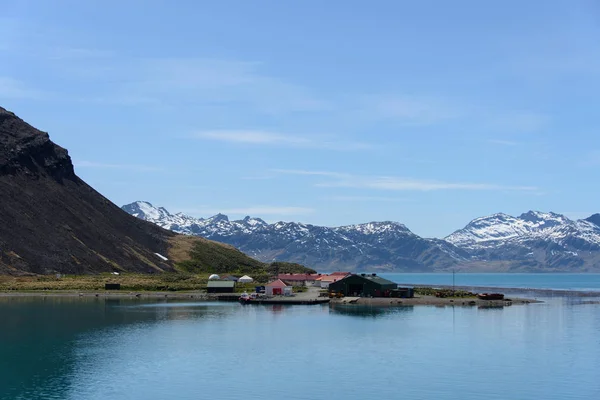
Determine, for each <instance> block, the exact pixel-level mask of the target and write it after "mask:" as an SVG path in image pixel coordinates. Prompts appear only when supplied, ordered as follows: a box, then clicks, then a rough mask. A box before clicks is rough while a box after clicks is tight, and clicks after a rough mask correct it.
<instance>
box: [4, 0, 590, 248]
mask: <svg viewBox="0 0 600 400" xmlns="http://www.w3.org/2000/svg"><path fill="white" fill-rule="evenodd" d="M0 9H1V10H2V14H0V105H1V106H3V107H4V108H6V109H9V110H11V111H13V112H15V113H16V114H17V115H18V116H20V117H21V118H23V119H24V120H26V121H27V122H29V123H30V124H32V125H34V126H35V127H37V128H39V129H41V130H43V131H46V132H48V133H49V134H50V138H51V139H52V140H53V141H54V142H56V143H57V144H59V145H61V146H63V147H65V148H67V149H68V150H69V154H70V155H71V157H72V159H73V162H74V165H75V169H76V172H77V174H78V175H79V176H80V177H82V178H83V179H84V180H85V181H87V182H88V183H89V184H90V185H92V186H93V187H94V188H96V189H97V190H98V191H99V192H100V193H102V194H103V195H105V196H106V197H108V198H109V199H110V200H111V201H113V202H114V203H116V204H117V205H119V206H120V205H123V204H127V203H130V202H133V201H136V200H146V201H149V202H151V203H152V204H154V205H157V206H163V207H165V208H167V209H168V210H169V211H171V212H173V213H174V212H184V213H186V214H189V215H193V216H196V217H209V216H211V215H214V214H216V213H218V212H221V213H224V214H227V215H229V217H230V218H232V219H237V218H243V217H244V216H245V215H251V216H254V217H261V218H263V219H265V220H266V221H270V222H275V221H280V220H283V221H298V222H305V223H311V224H317V225H326V226H338V225H347V224H354V223H363V222H369V221H398V222H402V223H404V224H406V225H407V227H408V228H409V229H411V230H412V231H413V232H415V233H417V234H419V235H422V236H426V237H444V236H446V235H448V234H450V233H452V232H453V231H454V230H457V229H459V228H462V227H463V226H464V225H466V224H467V223H468V222H469V221H470V220H472V219H474V218H477V217H481V216H484V215H488V214H492V213H496V212H504V213H508V214H511V215H519V214H521V213H523V212H526V211H528V210H539V211H554V212H559V213H564V214H566V215H567V216H569V217H571V218H584V217H587V216H589V215H591V214H593V213H596V212H600V204H598V201H597V200H598V198H600V185H599V184H598V181H599V179H598V178H599V177H600V174H599V172H600V135H599V132H598V128H599V126H600V112H598V110H600V96H599V93H600V46H599V45H598V43H600V2H598V1H593V0H581V1H579V0H564V1H550V0H539V1H534V0H532V1H527V2H524V1H513V0H506V1H502V2H482V1H479V0H472V1H462V0H455V1H452V2H446V1H429V0H423V1H418V2H417V1H400V0H389V1H387V0H386V1H384V0H371V1H357V0H343V1H342V0H328V1H322V0H303V1H278V0H270V1H267V0H254V1H245V0H237V1H233V0H220V1H199V0H178V1H176V2H173V1H159V0H145V1H141V0H139V1H138V0H128V1H112V0H102V1H96V0H89V1H85V2H82V1H78V0H73V1H66V0H56V1H52V2H49V1H43V0H39V1H26V0H22V1H18V0H16V1H15V0H0Z"/></svg>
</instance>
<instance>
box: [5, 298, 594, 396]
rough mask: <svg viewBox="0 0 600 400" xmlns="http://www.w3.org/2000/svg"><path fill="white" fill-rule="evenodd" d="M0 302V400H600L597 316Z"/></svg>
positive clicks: (584, 301) (567, 310) (550, 309)
mask: <svg viewBox="0 0 600 400" xmlns="http://www.w3.org/2000/svg"><path fill="white" fill-rule="evenodd" d="M595 300H597V299H590V298H553V299H550V300H549V302H547V303H544V304H529V305H523V306H511V307H506V308H498V309H485V308H476V307H472V308H464V307H456V308H452V307H445V308H444V307H428V306H421V307H400V308H379V309H378V308H362V309H357V308H353V307H352V306H337V307H332V308H330V307H329V306H327V305H325V306H288V307H283V306H250V305H246V306H242V305H239V304H237V303H202V302H182V301H174V300H171V301H166V300H162V301H145V300H139V299H136V300H104V299H102V298H45V299H44V298H0V321H2V322H1V323H2V328H1V329H0V399H83V400H87V399H89V400H91V399H168V398H173V399H235V400H240V399H249V400H252V399H270V398H275V397H281V398H285V399H290V400H294V399H315V400H320V399H327V400H331V399H377V398H383V399H397V398H398V399H401V398H409V399H438V400H445V399H453V400H454V399H463V400H467V399H478V400H480V399H481V398H482V397H483V398H485V399H502V400H506V399H511V400H512V399H545V400H547V399H550V400H552V399H561V400H564V399H586V400H588V399H597V398H600V379H599V378H598V377H599V376H600V336H599V335H598V332H600V305H598V304H594V302H595Z"/></svg>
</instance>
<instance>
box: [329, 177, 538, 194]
mask: <svg viewBox="0 0 600 400" xmlns="http://www.w3.org/2000/svg"><path fill="white" fill-rule="evenodd" d="M317 186H322V187H352V188H361V189H377V190H391V191H434V190H511V191H534V190H537V188H536V187H533V186H505V185H498V184H490V183H461V182H443V181H435V180H423V179H412V178H399V177H389V176H370V177H362V176H353V177H351V178H346V179H341V180H338V181H335V182H327V183H319V184H317Z"/></svg>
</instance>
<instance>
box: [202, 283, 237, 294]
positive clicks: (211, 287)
mask: <svg viewBox="0 0 600 400" xmlns="http://www.w3.org/2000/svg"><path fill="white" fill-rule="evenodd" d="M234 289H235V282H234V281H208V283H207V284H206V292H207V293H233V291H234Z"/></svg>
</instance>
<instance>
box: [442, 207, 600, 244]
mask: <svg viewBox="0 0 600 400" xmlns="http://www.w3.org/2000/svg"><path fill="white" fill-rule="evenodd" d="M534 239H537V240H545V241H550V242H554V243H557V244H560V245H565V244H566V241H567V240H573V239H580V240H583V241H585V242H588V243H590V244H593V245H600V227H598V226H597V225H595V224H593V223H591V222H589V221H586V220H578V221H572V220H570V219H569V218H567V217H565V216H564V215H561V214H556V213H552V212H548V213H544V212H539V211H529V212H527V213H524V214H521V215H520V216H518V217H513V216H511V215H507V214H502V213H499V214H493V215H490V216H487V217H481V218H476V219H474V220H473V221H471V222H470V223H469V224H468V225H467V226H466V227H465V228H463V229H460V230H458V231H456V232H454V233H452V234H451V235H449V236H447V237H446V238H445V240H446V241H448V242H450V243H452V244H454V245H455V246H458V247H462V248H466V249H481V248H490V247H495V246H498V245H499V244H506V243H511V242H512V243H514V242H518V241H523V240H527V241H530V240H534Z"/></svg>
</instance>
